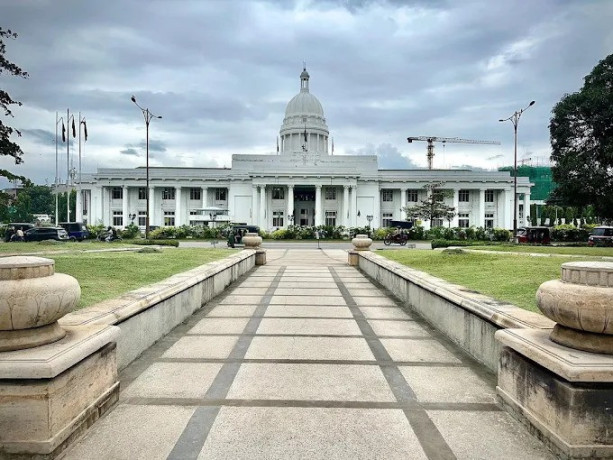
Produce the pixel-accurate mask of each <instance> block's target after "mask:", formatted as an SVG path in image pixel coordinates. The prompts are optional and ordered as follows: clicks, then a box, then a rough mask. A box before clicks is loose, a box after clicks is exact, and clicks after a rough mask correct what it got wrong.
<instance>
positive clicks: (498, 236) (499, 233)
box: [490, 228, 511, 241]
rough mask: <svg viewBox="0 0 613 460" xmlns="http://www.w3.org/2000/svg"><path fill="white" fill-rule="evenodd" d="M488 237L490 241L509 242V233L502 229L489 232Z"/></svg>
mask: <svg viewBox="0 0 613 460" xmlns="http://www.w3.org/2000/svg"><path fill="white" fill-rule="evenodd" d="M490 235H491V236H490V239H491V240H492V241H509V240H510V239H511V232H510V231H509V230H507V229H504V228H494V229H493V230H491V231H490Z"/></svg>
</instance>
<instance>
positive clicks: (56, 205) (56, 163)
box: [55, 110, 59, 226]
mask: <svg viewBox="0 0 613 460" xmlns="http://www.w3.org/2000/svg"><path fill="white" fill-rule="evenodd" d="M58 115H59V114H58V112H57V110H56V111H55V225H56V226H57V224H58V217H59V216H58V214H59V205H58V198H57V183H58V177H57V176H58V149H57V125H58V123H59V119H58Z"/></svg>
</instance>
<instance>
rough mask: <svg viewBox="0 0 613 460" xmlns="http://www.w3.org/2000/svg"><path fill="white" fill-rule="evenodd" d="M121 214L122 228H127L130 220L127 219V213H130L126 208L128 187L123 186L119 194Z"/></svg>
mask: <svg viewBox="0 0 613 460" xmlns="http://www.w3.org/2000/svg"><path fill="white" fill-rule="evenodd" d="M121 196H122V199H121V205H122V206H121V213H122V214H123V226H124V228H125V227H127V226H128V223H129V221H130V218H129V217H128V213H129V212H130V210H129V208H128V204H129V203H128V186H127V185H124V186H123V190H122V193H121Z"/></svg>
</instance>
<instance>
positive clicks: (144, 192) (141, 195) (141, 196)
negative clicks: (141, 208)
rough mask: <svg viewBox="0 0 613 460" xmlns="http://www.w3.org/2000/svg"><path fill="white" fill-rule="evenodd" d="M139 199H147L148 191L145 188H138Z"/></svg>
mask: <svg viewBox="0 0 613 460" xmlns="http://www.w3.org/2000/svg"><path fill="white" fill-rule="evenodd" d="M138 199H139V200H146V199H147V189H146V188H145V187H138Z"/></svg>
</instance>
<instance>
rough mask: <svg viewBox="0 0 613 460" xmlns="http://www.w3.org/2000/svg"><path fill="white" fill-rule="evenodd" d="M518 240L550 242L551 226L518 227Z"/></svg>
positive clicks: (519, 241)
mask: <svg viewBox="0 0 613 460" xmlns="http://www.w3.org/2000/svg"><path fill="white" fill-rule="evenodd" d="M517 242H518V243H528V244H550V243H551V235H550V233H549V227H521V228H518V229H517Z"/></svg>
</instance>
